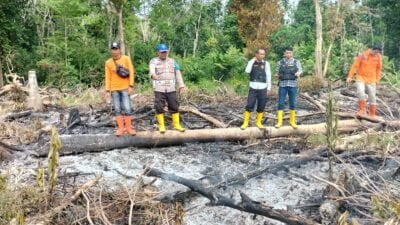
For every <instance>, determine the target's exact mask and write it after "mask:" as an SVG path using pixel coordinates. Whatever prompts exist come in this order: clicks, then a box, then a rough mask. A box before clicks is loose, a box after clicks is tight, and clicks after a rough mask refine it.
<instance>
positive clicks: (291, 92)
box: [278, 87, 297, 110]
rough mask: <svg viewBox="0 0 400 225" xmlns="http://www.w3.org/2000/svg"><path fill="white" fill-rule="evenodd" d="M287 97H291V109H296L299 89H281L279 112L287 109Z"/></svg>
mask: <svg viewBox="0 0 400 225" xmlns="http://www.w3.org/2000/svg"><path fill="white" fill-rule="evenodd" d="M286 95H289V109H291V110H295V109H296V97H297V87H279V101H278V110H284V109H285V100H286Z"/></svg>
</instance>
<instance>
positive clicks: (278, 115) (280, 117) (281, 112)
mask: <svg viewBox="0 0 400 225" xmlns="http://www.w3.org/2000/svg"><path fill="white" fill-rule="evenodd" d="M276 116H277V117H278V121H277V122H276V124H275V128H279V127H281V126H282V125H283V110H278V112H277V113H276Z"/></svg>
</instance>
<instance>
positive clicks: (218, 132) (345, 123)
mask: <svg viewBox="0 0 400 225" xmlns="http://www.w3.org/2000/svg"><path fill="white" fill-rule="evenodd" d="M385 125H386V126H392V127H394V128H399V127H400V121H391V122H390V123H387V124H385ZM325 126H326V124H325V123H320V124H310V125H300V126H299V128H298V129H293V128H292V127H289V126H286V127H281V128H279V129H276V128H274V127H267V128H265V129H258V128H256V127H251V128H248V129H246V130H241V129H240V128H217V129H200V130H187V131H186V132H178V131H171V130H169V131H167V132H166V133H164V134H161V133H159V132H152V131H144V132H138V133H137V135H136V136H134V137H132V136H123V137H116V136H114V135H112V134H80V135H61V136H60V138H61V143H62V147H61V149H60V154H61V155H68V154H74V153H83V152H99V151H104V150H111V149H118V148H126V147H150V148H151V147H161V146H171V145H180V144H184V143H191V142H219V141H244V140H248V139H268V138H275V137H286V136H304V135H310V134H315V133H321V134H324V133H325V132H326V128H325ZM380 126H381V124H377V123H375V124H374V123H363V122H360V121H358V120H342V121H339V122H338V132H339V133H346V132H354V131H357V130H365V129H368V128H377V127H380ZM47 149H48V148H46V149H42V151H40V152H39V153H38V155H39V156H47Z"/></svg>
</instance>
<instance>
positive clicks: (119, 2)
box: [111, 0, 127, 54]
mask: <svg viewBox="0 0 400 225" xmlns="http://www.w3.org/2000/svg"><path fill="white" fill-rule="evenodd" d="M126 1H127V0H111V2H112V3H113V5H114V7H115V9H116V11H117V15H118V40H119V41H120V44H121V51H122V54H125V35H124V22H123V11H124V10H123V8H124V4H125V3H126Z"/></svg>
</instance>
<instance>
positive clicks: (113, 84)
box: [104, 55, 135, 91]
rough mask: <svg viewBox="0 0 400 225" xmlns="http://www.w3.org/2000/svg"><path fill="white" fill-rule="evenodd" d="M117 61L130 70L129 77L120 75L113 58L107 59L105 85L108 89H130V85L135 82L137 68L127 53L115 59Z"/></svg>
mask: <svg viewBox="0 0 400 225" xmlns="http://www.w3.org/2000/svg"><path fill="white" fill-rule="evenodd" d="M115 62H116V63H117V64H119V65H121V66H123V67H125V68H127V69H128V70H129V79H128V78H122V77H120V76H119V75H118V74H117V72H116V70H117V68H116V66H115V63H114V60H113V58H110V59H108V60H107V61H106V64H105V69H104V70H105V85H106V91H120V90H125V89H128V88H129V86H133V84H134V82H135V79H134V77H135V70H134V68H133V65H132V61H131V58H129V56H126V55H121V58H119V59H118V60H115Z"/></svg>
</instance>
